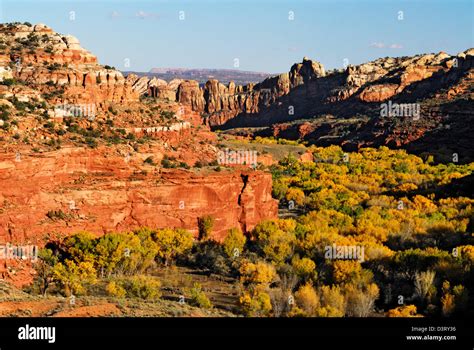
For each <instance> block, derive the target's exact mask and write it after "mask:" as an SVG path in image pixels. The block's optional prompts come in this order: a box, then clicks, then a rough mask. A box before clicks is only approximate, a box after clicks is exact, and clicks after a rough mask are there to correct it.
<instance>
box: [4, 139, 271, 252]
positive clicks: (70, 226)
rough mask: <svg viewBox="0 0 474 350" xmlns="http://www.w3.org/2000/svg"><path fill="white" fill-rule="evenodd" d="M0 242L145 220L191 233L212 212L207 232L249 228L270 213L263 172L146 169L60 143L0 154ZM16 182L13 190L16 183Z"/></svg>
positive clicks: (218, 235) (36, 240) (118, 227)
mask: <svg viewBox="0 0 474 350" xmlns="http://www.w3.org/2000/svg"><path fill="white" fill-rule="evenodd" d="M0 181H1V183H2V187H1V188H0V203H1V204H0V212H1V215H0V242H2V243H5V242H11V243H23V244H26V243H31V244H38V245H41V244H42V243H44V242H43V239H44V238H45V234H47V233H59V234H63V235H67V234H72V233H76V232H78V231H83V230H86V231H90V232H93V233H98V234H101V233H106V232H112V231H125V230H131V229H134V228H138V227H141V226H148V227H152V228H165V227H176V228H185V229H188V230H190V231H192V232H193V233H194V234H195V235H196V236H197V234H198V225H197V218H199V217H201V216H204V215H211V216H213V217H214V218H215V225H214V230H213V238H215V239H216V240H222V239H223V238H224V237H225V235H226V233H227V231H228V230H229V229H230V228H233V227H237V228H240V229H242V230H243V231H247V230H251V229H252V228H253V227H254V226H255V225H256V224H257V223H258V222H260V221H261V220H263V219H266V218H274V217H276V216H277V201H276V200H274V199H272V197H271V189H272V180H271V174H266V173H263V172H255V171H250V172H246V171H232V172H229V171H223V172H219V173H216V172H211V173H207V174H204V173H203V174H196V173H192V172H189V171H183V170H165V169H163V170H161V171H154V172H151V173H148V172H146V171H143V170H140V168H139V167H137V166H135V165H133V164H132V162H130V163H128V162H127V161H126V160H124V158H123V157H119V156H117V155H115V154H114V153H113V152H112V151H107V150H103V149H97V150H88V149H81V148H63V149H61V150H59V151H57V152H51V153H48V154H42V155H36V156H35V155H28V156H27V155H25V156H23V157H22V158H21V160H20V161H19V160H18V159H16V158H15V154H4V153H3V154H0ZM20 189H21V190H20Z"/></svg>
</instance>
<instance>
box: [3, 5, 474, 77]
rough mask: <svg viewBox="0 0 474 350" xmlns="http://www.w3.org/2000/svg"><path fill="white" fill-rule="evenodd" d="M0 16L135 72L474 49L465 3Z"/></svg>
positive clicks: (473, 20) (45, 9)
mask: <svg viewBox="0 0 474 350" xmlns="http://www.w3.org/2000/svg"><path fill="white" fill-rule="evenodd" d="M71 11H74V18H72V17H71ZM180 11H184V13H183V12H181V13H180ZM399 11H403V14H402V16H403V19H402V20H399V17H401V16H400V15H401V14H400V12H399ZM180 14H181V15H183V14H184V16H185V18H184V20H180V18H179V16H180ZM292 14H293V20H291V19H290V17H291V15H292ZM0 16H1V17H0V20H1V22H12V21H20V22H24V21H29V22H31V23H33V24H34V23H45V24H47V25H49V26H51V27H52V28H53V29H54V30H55V31H57V32H60V33H63V34H72V35H74V36H76V37H77V38H78V39H79V40H80V41H81V44H82V46H83V47H85V48H86V49H88V50H90V51H92V53H94V54H95V55H97V56H98V58H99V62H100V63H102V64H109V65H113V66H115V67H117V68H118V69H121V70H134V71H148V70H149V69H151V68H152V67H185V68H228V69H234V64H235V62H236V61H235V59H236V58H237V59H238V63H239V67H238V68H239V69H242V70H254V71H262V72H269V73H279V72H286V71H288V70H289V68H290V66H291V65H292V64H293V63H295V62H300V61H301V60H302V58H303V57H304V56H307V57H310V58H312V59H315V60H318V61H320V62H321V63H323V65H324V66H325V67H326V68H327V69H330V68H336V67H342V66H343V64H344V60H345V59H347V61H348V62H349V63H351V64H359V63H362V62H366V61H369V60H372V59H375V58H378V57H385V56H405V55H413V54H417V53H428V52H439V51H446V52H448V53H458V52H460V51H464V50H466V49H467V48H470V47H474V44H473V42H474V27H473V26H474V9H473V1H472V0H445V1H439V0H406V1H401V0H351V1H350V0H332V1H330V0H324V1H318V0H273V1H270V0H155V1H152V0H148V1H143V0H138V1H128V0H127V1H118V0H99V1H90V0H83V1H77V0H76V1H64V0H62V1H56V0H50V1H42V0H0ZM127 59H128V61H127ZM126 62H129V63H130V67H125V66H124V65H125V63H126Z"/></svg>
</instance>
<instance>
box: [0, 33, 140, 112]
mask: <svg viewBox="0 0 474 350" xmlns="http://www.w3.org/2000/svg"><path fill="white" fill-rule="evenodd" d="M0 41H1V42H2V45H3V46H4V47H5V48H4V49H3V50H1V51H0V67H1V68H0V71H3V72H4V73H3V74H0V79H2V80H3V79H5V78H8V77H9V76H11V77H12V78H15V79H18V80H21V81H24V82H27V83H28V85H29V86H30V87H34V88H37V89H39V90H42V91H44V92H46V91H49V90H51V91H54V89H58V88H62V89H63V90H64V91H63V93H62V94H61V97H59V96H58V98H57V102H58V103H61V102H65V101H67V102H68V103H93V104H97V107H98V108H100V107H101V106H102V107H105V105H106V104H107V103H108V102H123V101H137V100H138V96H139V94H138V93H136V92H135V91H134V90H132V88H131V85H130V84H129V82H128V81H127V80H126V79H125V78H124V77H123V75H122V73H121V72H119V71H117V70H115V69H112V68H109V67H107V68H105V67H103V66H100V65H99V64H98V62H97V58H96V57H95V56H94V55H93V54H91V53H90V52H89V51H87V50H85V49H84V48H82V47H81V46H80V43H79V40H78V39H77V38H75V37H74V36H72V35H61V34H58V33H56V32H54V31H53V30H52V29H51V28H49V27H47V26H46V25H43V24H37V25H35V26H27V25H24V24H1V25H0ZM5 72H11V73H9V74H7V75H6V73H5Z"/></svg>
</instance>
